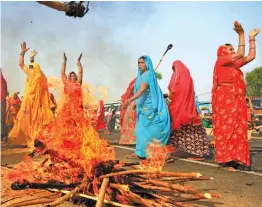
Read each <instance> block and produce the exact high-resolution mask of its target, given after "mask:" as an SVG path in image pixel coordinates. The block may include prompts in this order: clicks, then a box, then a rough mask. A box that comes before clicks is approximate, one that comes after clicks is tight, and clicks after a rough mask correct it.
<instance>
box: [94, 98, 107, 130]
mask: <svg viewBox="0 0 262 207" xmlns="http://www.w3.org/2000/svg"><path fill="white" fill-rule="evenodd" d="M105 128H106V123H105V107H104V101H102V100H100V101H99V107H98V111H97V114H96V130H97V131H99V130H104V129H105Z"/></svg>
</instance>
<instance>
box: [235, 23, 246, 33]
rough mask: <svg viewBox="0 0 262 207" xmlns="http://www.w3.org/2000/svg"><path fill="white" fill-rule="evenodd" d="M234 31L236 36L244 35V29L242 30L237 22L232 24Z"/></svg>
mask: <svg viewBox="0 0 262 207" xmlns="http://www.w3.org/2000/svg"><path fill="white" fill-rule="evenodd" d="M234 30H235V31H236V33H237V34H238V35H243V34H244V29H243V27H242V25H241V24H240V23H239V22H238V21H235V22H234Z"/></svg>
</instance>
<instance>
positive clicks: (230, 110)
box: [212, 22, 259, 171]
mask: <svg viewBox="0 0 262 207" xmlns="http://www.w3.org/2000/svg"><path fill="white" fill-rule="evenodd" d="M234 26H235V28H234V29H235V31H236V32H237V33H238V35H239V45H238V51H237V52H236V53H235V50H234V48H233V46H232V45H231V44H225V45H222V46H220V47H219V49H218V51H217V61H216V64H215V68H214V76H213V89H212V110H213V123H214V138H215V146H216V162H217V163H219V164H220V166H222V167H228V170H229V171H235V170H236V169H241V170H250V168H251V167H250V154H249V144H248V123H247V106H246V99H245V95H246V85H245V81H244V74H243V72H242V71H241V70H240V68H241V67H242V66H244V65H246V64H247V63H249V62H251V61H252V60H254V59H255V57H256V46H255V36H256V35H257V34H258V33H259V29H255V30H254V31H251V32H250V34H249V38H250V39H249V43H250V44H249V45H250V48H249V54H248V56H246V57H244V54H245V37H244V30H243V28H242V26H241V24H239V23H238V22H235V23H234Z"/></svg>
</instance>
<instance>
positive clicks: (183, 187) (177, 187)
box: [147, 180, 212, 199]
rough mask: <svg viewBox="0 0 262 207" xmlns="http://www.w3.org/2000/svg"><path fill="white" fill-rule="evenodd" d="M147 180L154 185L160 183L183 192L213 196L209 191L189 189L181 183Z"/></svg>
mask: <svg viewBox="0 0 262 207" xmlns="http://www.w3.org/2000/svg"><path fill="white" fill-rule="evenodd" d="M147 182H148V183H151V184H154V185H160V186H163V187H167V188H171V189H173V190H176V191H180V192H183V193H189V194H194V195H197V196H199V197H201V198H206V199H210V198H212V196H211V195H210V194H209V193H202V192H200V191H198V190H195V189H191V188H190V189H189V188H187V187H185V186H182V185H179V184H169V183H167V182H163V181H157V180H147Z"/></svg>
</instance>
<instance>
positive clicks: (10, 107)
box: [6, 93, 21, 129]
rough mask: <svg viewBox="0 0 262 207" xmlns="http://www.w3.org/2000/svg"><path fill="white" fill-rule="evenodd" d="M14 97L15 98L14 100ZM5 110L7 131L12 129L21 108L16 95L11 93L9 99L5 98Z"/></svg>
mask: <svg viewBox="0 0 262 207" xmlns="http://www.w3.org/2000/svg"><path fill="white" fill-rule="evenodd" d="M15 97H16V98H15ZM6 99H7V107H6V108H7V109H6V125H7V126H8V128H9V129H12V128H13V125H14V122H15V119H16V116H17V114H18V111H19V109H20V106H21V100H20V98H19V97H18V95H17V93H13V94H12V96H11V97H7V98H6Z"/></svg>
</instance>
